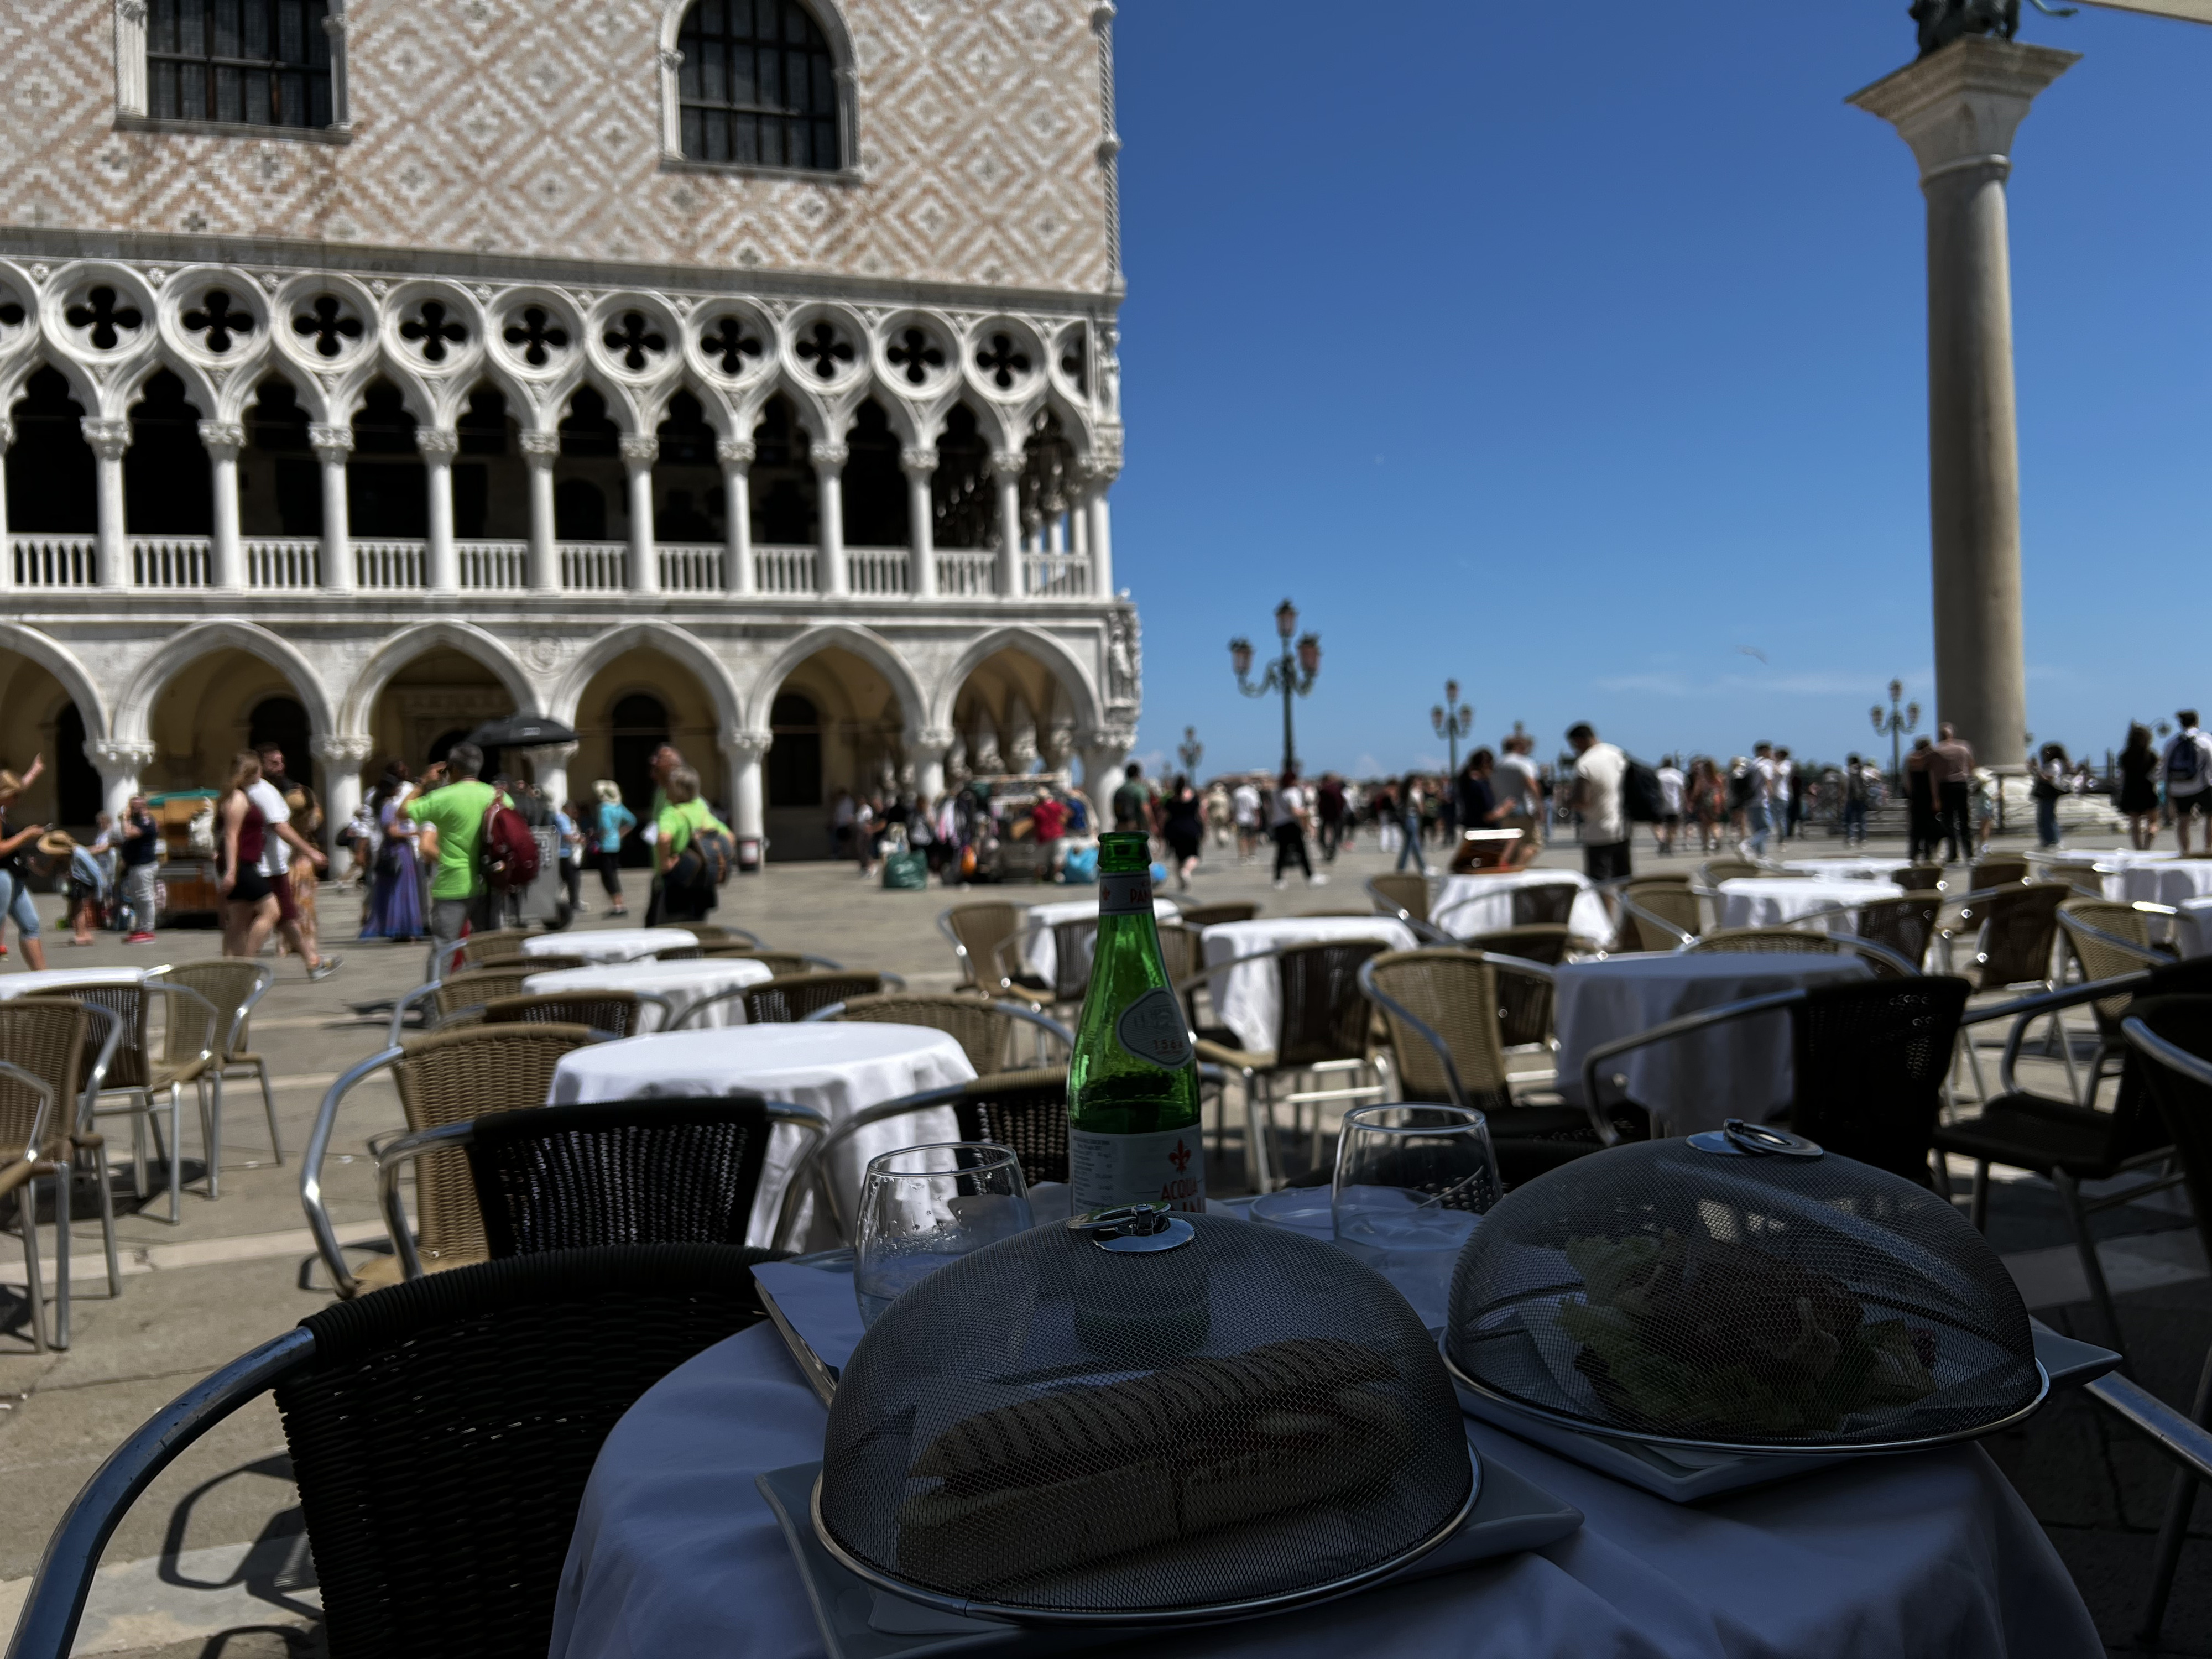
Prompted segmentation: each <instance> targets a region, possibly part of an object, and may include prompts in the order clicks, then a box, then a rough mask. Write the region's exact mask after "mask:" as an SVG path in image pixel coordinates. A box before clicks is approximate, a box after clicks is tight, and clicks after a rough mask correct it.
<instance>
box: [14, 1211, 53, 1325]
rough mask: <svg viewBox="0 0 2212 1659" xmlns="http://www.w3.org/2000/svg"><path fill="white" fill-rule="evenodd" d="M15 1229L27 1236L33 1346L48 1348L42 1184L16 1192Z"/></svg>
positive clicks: (26, 1270) (25, 1270) (25, 1275)
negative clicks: (41, 1243) (41, 1236)
mask: <svg viewBox="0 0 2212 1659" xmlns="http://www.w3.org/2000/svg"><path fill="white" fill-rule="evenodd" d="M15 1225H16V1226H17V1227H18V1228H20V1229H21V1231H22V1234H23V1279H24V1288H25V1290H26V1291H27V1293H28V1294H29V1296H30V1298H31V1346H32V1348H33V1350H34V1351H35V1352H39V1353H45V1352H47V1348H46V1280H45V1279H44V1278H43V1277H42V1276H41V1275H40V1272H39V1193H38V1182H35V1181H27V1182H24V1183H23V1184H22V1185H21V1186H20V1187H18V1188H15Z"/></svg>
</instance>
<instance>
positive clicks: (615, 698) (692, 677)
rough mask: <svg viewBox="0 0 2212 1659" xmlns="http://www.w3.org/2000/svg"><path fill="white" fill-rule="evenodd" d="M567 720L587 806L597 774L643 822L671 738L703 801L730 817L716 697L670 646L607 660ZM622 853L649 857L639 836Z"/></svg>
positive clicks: (571, 785)
mask: <svg viewBox="0 0 2212 1659" xmlns="http://www.w3.org/2000/svg"><path fill="white" fill-rule="evenodd" d="M570 724H571V725H572V726H574V728H575V732H576V752H575V755H574V757H572V758H571V759H570V761H569V763H568V793H570V794H571V795H573V796H574V797H575V799H577V801H578V802H579V804H582V805H586V811H589V810H590V808H589V805H588V803H589V802H591V800H592V791H593V788H594V787H595V786H596V785H597V784H598V783H599V781H600V780H602V779H606V780H611V781H613V782H614V784H615V785H616V786H617V788H619V789H620V791H621V792H622V799H623V805H625V806H627V807H629V810H630V811H632V812H634V813H635V814H636V815H637V818H638V821H639V822H640V823H644V822H645V821H646V818H647V813H648V812H649V811H650V810H651V807H652V804H653V788H654V784H653V775H652V770H651V768H652V763H653V754H654V752H655V751H656V750H659V747H660V746H661V744H674V745H675V746H676V748H677V750H678V751H679V752H680V753H681V754H682V755H683V757H684V763H685V764H686V765H688V766H690V768H691V769H692V770H694V771H695V772H696V773H698V775H699V781H700V784H701V786H702V794H703V796H704V798H705V799H706V800H707V801H708V803H709V804H710V805H713V806H714V808H715V810H716V811H718V812H720V813H722V814H724V815H725V816H726V815H727V813H728V811H729V807H728V801H729V780H728V779H727V778H726V776H725V769H724V767H723V763H722V753H721V746H720V738H721V720H720V715H719V714H718V712H717V710H716V708H715V704H714V698H713V696H711V695H710V694H709V693H708V690H707V688H706V687H705V686H704V685H703V684H701V683H700V680H699V677H698V676H697V675H696V674H695V673H693V672H692V671H691V670H690V668H688V667H686V666H685V665H684V664H682V663H680V662H678V661H677V660H676V659H674V658H673V657H671V656H670V655H668V654H667V653H665V652H663V651H659V650H655V649H654V648H653V647H651V646H638V647H634V648H633V649H631V650H629V651H625V652H623V653H622V654H621V655H620V656H618V657H616V658H614V659H612V660H611V661H610V662H608V663H607V664H606V665H605V666H604V667H602V668H601V669H600V670H599V671H598V672H597V673H596V674H594V675H592V678H591V679H590V681H589V682H588V683H587V684H586V685H585V687H584V690H583V695H582V696H580V697H579V698H578V699H577V701H576V714H575V718H574V720H572V721H570ZM624 853H625V855H626V859H627V860H628V861H631V862H637V863H642V862H644V861H645V860H646V858H647V854H646V852H645V850H644V845H643V843H642V842H638V843H634V844H632V845H629V846H627V847H625V848H624Z"/></svg>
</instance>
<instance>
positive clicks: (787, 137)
mask: <svg viewBox="0 0 2212 1659" xmlns="http://www.w3.org/2000/svg"><path fill="white" fill-rule="evenodd" d="M676 44H677V49H678V51H679V52H682V53H683V54H684V61H683V64H681V66H680V67H679V69H678V74H677V103H678V112H679V115H680V117H681V121H680V130H681V132H682V143H683V153H684V158H685V159H686V160H687V161H734V162H737V163H739V164H740V165H748V166H753V167H803V168H807V169H809V170H812V171H817V172H823V173H834V172H835V171H836V170H837V168H838V167H841V166H842V165H843V160H844V158H843V156H842V154H841V148H842V147H841V145H840V144H839V143H838V125H839V123H838V118H837V66H836V60H835V59H834V58H832V56H831V54H830V51H829V40H827V39H826V38H825V37H824V36H823V33H822V27H821V25H820V24H818V23H817V22H816V21H814V19H813V16H812V15H811V14H810V13H809V12H808V11H807V9H806V8H805V6H803V5H801V4H799V0H696V3H695V4H694V5H693V6H692V8H691V9H690V10H689V11H687V12H686V13H684V25H683V27H682V29H681V31H680V32H679V33H678V36H677V42H676Z"/></svg>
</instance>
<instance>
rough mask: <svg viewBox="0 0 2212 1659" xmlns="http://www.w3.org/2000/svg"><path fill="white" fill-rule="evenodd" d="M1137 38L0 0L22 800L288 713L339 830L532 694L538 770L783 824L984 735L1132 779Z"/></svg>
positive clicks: (938, 774)
mask: <svg viewBox="0 0 2212 1659" xmlns="http://www.w3.org/2000/svg"><path fill="white" fill-rule="evenodd" d="M1113 15H1114V8H1113V6H1112V5H1111V4H1110V3H1104V0H1101V3H1096V4H1094V3H1091V0H669V3H663V0H591V3H586V0H0V64H4V65H5V71H6V72H5V74H4V76H0V102H4V106H5V108H6V113H7V118H6V119H5V120H4V121H0V157H4V161H0V411H4V418H0V442H5V443H6V444H7V445H8V456H7V467H6V487H5V491H4V495H0V763H6V764H9V765H13V766H15V767H17V768H19V769H20V768H21V766H23V765H24V764H26V763H27V761H28V760H29V757H30V755H31V753H32V752H33V750H43V751H44V752H45V753H46V755H47V757H48V760H49V765H50V768H52V770H50V772H49V774H48V776H47V778H46V780H44V781H42V782H41V786H40V787H41V789H43V790H45V791H46V794H45V795H44V796H43V798H41V797H38V796H34V797H33V799H31V800H29V801H28V802H27V803H26V811H27V815H28V817H29V818H31V819H39V818H45V819H49V820H52V821H58V822H64V823H76V822H82V820H83V819H85V818H88V817H89V816H90V811H89V809H90V808H92V807H94V806H96V805H100V804H102V803H105V804H106V805H109V806H111V807H112V806H113V805H116V804H118V802H119V800H120V799H121V798H122V797H123V796H125V794H127V793H130V792H131V791H132V790H134V789H137V788H140V787H144V788H148V789H159V788H180V787H193V786H198V785H209V784H215V783H219V782H220V781H221V777H222V769H223V767H224V765H225V763H227V761H228V756H229V754H230V752H231V751H232V750H234V748H235V747H237V746H238V745H239V744H240V743H242V742H243V741H245V740H246V739H247V738H249V737H259V736H263V735H274V736H278V737H280V738H283V737H287V736H289V738H290V742H291V744H299V743H300V742H301V740H302V739H303V738H304V741H305V744H306V746H307V749H308V750H309V752H310V753H311V754H312V756H313V759H314V761H315V763H317V767H318V770H319V777H320V781H321V784H322V787H323V789H324V793H325V796H326V798H327V800H328V802H329V805H330V808H331V818H332V820H333V821H334V822H339V823H342V822H343V819H344V818H345V817H346V816H347V815H348V814H349V812H350V811H351V810H352V808H353V806H354V805H355V804H356V802H357V800H358V799H359V798H360V791H361V790H362V787H363V779H364V775H367V778H368V781H369V782H374V777H375V775H376V773H377V771H378V769H380V768H381V767H382V766H383V765H384V764H385V763H387V762H391V761H400V762H404V763H408V764H410V765H411V766H415V767H417V768H419V767H420V766H421V765H422V763H424V762H425V761H426V760H427V759H428V758H430V757H432V756H433V754H435V753H436V752H441V746H442V745H443V744H447V743H449V742H450V741H451V740H452V739H453V736H454V735H455V734H456V733H457V732H460V731H463V730H465V729H466V728H467V727H468V726H471V725H473V724H475V723H476V722H477V720H481V719H483V718H487V717H489V716H491V715H494V714H501V713H507V712H534V713H539V714H548V715H551V716H553V717H555V718H556V719H559V720H563V721H565V722H568V723H569V724H571V725H573V726H574V727H575V728H576V730H577V732H578V733H579V738H580V741H579V745H578V747H577V749H576V750H575V751H574V752H573V753H571V752H568V751H567V750H539V751H535V752H534V753H533V755H532V760H533V763H534V764H535V767H536V769H537V771H538V778H539V781H540V782H541V783H542V784H544V785H546V786H547V787H548V788H549V793H551V792H555V791H560V790H563V789H565V790H567V792H568V793H583V792H584V788H585V786H586V784H587V783H588V781H590V779H591V778H594V777H603V776H612V777H614V778H616V779H617V781H618V782H621V783H622V784H623V787H624V788H625V790H626V791H629V792H631V793H635V790H636V788H637V787H639V786H638V780H639V779H640V778H641V765H642V757H643V756H644V755H645V754H647V752H649V750H650V748H651V747H652V746H653V744H655V743H657V742H659V741H660V740H662V739H664V738H668V739H672V740H673V741H675V742H676V743H677V744H678V746H679V747H682V748H684V750H685V752H686V754H687V756H688V757H690V759H691V760H692V761H693V763H694V764H696V765H697V766H698V767H699V768H700V769H701V771H702V774H704V775H705V776H706V780H707V782H708V790H709V793H710V794H711V795H712V796H713V797H714V798H715V799H718V800H720V801H722V802H724V803H725V804H726V805H727V807H728V808H729V810H730V811H732V813H733V814H734V817H735V819H736V822H737V827H738V830H739V832H740V834H741V835H746V836H757V835H762V834H763V833H764V834H766V835H767V836H769V837H770V839H771V840H772V842H773V843H774V845H775V848H776V849H777V852H778V854H780V855H799V856H804V855H805V854H808V853H810V852H815V851H820V850H823V849H824V848H825V846H826V836H825V834H824V831H823V823H824V822H825V820H826V816H827V812H828V810H829V802H830V801H831V799H833V798H834V796H835V794H836V792H837V791H838V790H840V789H851V790H854V791H856V792H857V791H862V790H866V789H869V788H872V787H884V786H885V785H886V784H888V783H890V782H892V781H898V782H902V783H904V784H906V785H908V787H915V788H919V789H921V790H923V791H925V792H930V791H934V790H935V789H937V788H939V787H942V785H943V783H944V781H945V777H946V775H947V769H948V767H950V768H951V769H953V772H954V774H955V775H957V773H958V771H959V770H960V769H963V768H964V769H969V770H973V771H978V772H987V771H994V770H1016V771H1018V770H1022V769H1026V768H1027V767H1029V766H1030V765H1033V764H1035V763H1037V762H1038V761H1040V760H1042V762H1043V763H1046V764H1048V765H1051V766H1055V767H1056V766H1060V765H1063V764H1067V763H1070V762H1071V761H1075V760H1079V761H1080V763H1081V765H1082V769H1083V772H1084V774H1085V779H1086V781H1087V783H1088V784H1089V785H1090V787H1092V788H1093V789H1094V790H1096V789H1099V788H1103V787H1111V785H1112V783H1113V782H1114V781H1116V780H1117V777H1118V774H1119V769H1120V767H1121V761H1122V759H1123V757H1125V755H1126V754H1127V750H1128V747H1129V744H1130V743H1131V741H1132V740H1133V730H1134V726H1135V723H1136V716H1137V707H1138V696H1139V648H1138V635H1137V625H1136V617H1135V612H1134V610H1133V607H1132V606H1131V605H1130V604H1129V603H1128V601H1127V599H1126V598H1125V597H1121V596H1118V595H1117V593H1116V592H1115V587H1114V582H1113V553H1112V547H1113V541H1112V533H1111V529H1110V524H1109V510H1108V491H1109V486H1110V485H1111V483H1112V481H1113V479H1114V477H1115V475H1116V474H1117V472H1118V471H1119V470H1120V466H1121V421H1120V408H1119V384H1118V375H1119V369H1118V363H1117V361H1116V356H1115V312H1116V308H1117V307H1118V304H1119V301H1120V298H1121V274H1120V270H1119V264H1120V261H1119V256H1118V233H1117V224H1116V204H1115V161H1114V157H1115V150H1116V149H1117V148H1118V144H1117V141H1116V139H1115V136H1114V121H1113V93H1112V88H1113V75H1112V36H1111V28H1112V20H1113ZM80 753H81V755H82V760H80V758H79V755H80ZM303 758H304V757H296V756H295V757H294V766H295V772H296V771H297V770H299V769H300V767H301V761H302V759H303ZM572 773H574V774H576V775H575V776H573V777H572V776H571V774H572Z"/></svg>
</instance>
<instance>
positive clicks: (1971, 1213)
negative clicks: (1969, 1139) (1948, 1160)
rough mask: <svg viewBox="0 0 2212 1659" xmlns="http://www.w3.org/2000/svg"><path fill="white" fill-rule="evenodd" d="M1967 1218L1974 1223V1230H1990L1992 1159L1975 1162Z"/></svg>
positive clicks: (1967, 1202)
mask: <svg viewBox="0 0 2212 1659" xmlns="http://www.w3.org/2000/svg"><path fill="white" fill-rule="evenodd" d="M1966 1218H1967V1219H1968V1220H1969V1221H1972V1223H1973V1224H1974V1231H1976V1232H1978V1233H1985V1232H1987V1231H1989V1230H1990V1161H1989V1159H1987V1158H1982V1159H1979V1160H1978V1161H1977V1162H1976V1163H1975V1164H1974V1192H1973V1196H1972V1198H1970V1199H1968V1200H1966Z"/></svg>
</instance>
